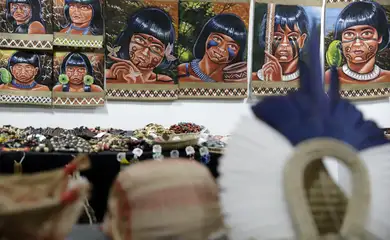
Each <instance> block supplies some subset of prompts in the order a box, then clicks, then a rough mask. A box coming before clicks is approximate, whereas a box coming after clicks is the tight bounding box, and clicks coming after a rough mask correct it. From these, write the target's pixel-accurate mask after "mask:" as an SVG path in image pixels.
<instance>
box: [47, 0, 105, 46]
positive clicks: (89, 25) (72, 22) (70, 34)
mask: <svg viewBox="0 0 390 240" xmlns="http://www.w3.org/2000/svg"><path fill="white" fill-rule="evenodd" d="M103 13H104V1H103V0H53V25H54V26H53V27H54V45H56V46H67V47H68V46H70V47H84V48H103V40H104V15H103Z"/></svg>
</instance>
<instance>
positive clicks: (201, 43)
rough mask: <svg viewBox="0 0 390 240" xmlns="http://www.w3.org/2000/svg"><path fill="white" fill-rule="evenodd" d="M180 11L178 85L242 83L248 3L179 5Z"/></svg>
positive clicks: (245, 74) (188, 3)
mask: <svg viewBox="0 0 390 240" xmlns="http://www.w3.org/2000/svg"><path fill="white" fill-rule="evenodd" d="M180 10H181V11H183V12H184V13H185V14H182V15H181V16H183V18H181V19H180V28H179V34H180V35H179V61H180V63H181V64H180V65H179V66H178V79H179V83H191V82H192V83H213V82H214V83H237V82H246V81H247V73H246V65H247V64H246V54H247V32H248V21H249V16H248V15H247V14H248V11H249V3H248V2H245V1H237V2H232V3H228V2H224V1H221V2H217V1H216V2H206V1H199V2H195V1H183V2H181V3H180ZM200 15H203V16H200Z"/></svg>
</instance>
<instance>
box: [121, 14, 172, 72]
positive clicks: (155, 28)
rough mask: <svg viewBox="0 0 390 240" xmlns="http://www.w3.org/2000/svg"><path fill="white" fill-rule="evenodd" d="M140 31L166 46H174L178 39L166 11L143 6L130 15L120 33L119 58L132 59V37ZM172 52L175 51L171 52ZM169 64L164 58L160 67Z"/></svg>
mask: <svg viewBox="0 0 390 240" xmlns="http://www.w3.org/2000/svg"><path fill="white" fill-rule="evenodd" d="M138 33H141V34H148V35H151V36H153V37H155V38H157V39H158V40H160V41H161V42H162V43H163V44H164V45H165V48H166V47H167V46H168V44H170V45H172V46H173V44H174V42H175V39H176V33H175V28H174V27H173V24H172V19H171V17H170V16H169V15H168V14H167V13H166V12H165V11H163V10H161V9H159V8H153V7H148V8H142V9H140V10H138V11H136V12H135V13H133V14H131V15H130V16H129V18H128V20H127V26H126V28H125V30H123V31H122V32H121V33H120V34H119V35H118V38H117V40H116V43H115V46H120V50H119V52H118V57H119V58H122V59H127V60H128V59H130V55H129V44H130V39H131V37H132V36H133V35H134V34H138ZM172 51H173V49H172ZM170 54H173V53H172V52H171V53H170ZM169 65H170V64H169V63H168V62H167V61H166V59H165V58H164V61H163V62H162V63H161V64H160V65H159V68H162V69H164V68H166V67H168V66H169Z"/></svg>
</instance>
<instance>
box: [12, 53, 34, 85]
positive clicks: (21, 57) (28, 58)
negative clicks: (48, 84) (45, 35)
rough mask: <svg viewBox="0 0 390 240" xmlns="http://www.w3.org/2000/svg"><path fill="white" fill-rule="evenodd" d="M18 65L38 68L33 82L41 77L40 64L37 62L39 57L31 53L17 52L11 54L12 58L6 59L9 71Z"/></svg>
mask: <svg viewBox="0 0 390 240" xmlns="http://www.w3.org/2000/svg"><path fill="white" fill-rule="evenodd" d="M18 63H25V64H30V65H32V66H34V67H36V68H38V73H37V75H35V81H37V80H39V77H40V75H41V64H40V60H39V55H38V54H36V53H33V52H24V51H23V52H22V51H18V52H15V53H14V54H12V56H11V57H10V58H9V59H8V69H9V70H11V68H12V67H13V66H15V65H16V64H18Z"/></svg>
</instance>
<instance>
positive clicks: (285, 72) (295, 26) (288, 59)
mask: <svg viewBox="0 0 390 240" xmlns="http://www.w3.org/2000/svg"><path fill="white" fill-rule="evenodd" d="M269 5H270V4H268V5H266V4H257V5H256V18H255V37H254V43H253V44H254V45H253V46H254V54H253V58H254V62H253V69H254V70H255V71H254V72H253V73H252V80H253V81H270V82H290V81H293V82H296V81H298V80H299V76H300V74H299V66H298V62H299V60H302V59H303V58H304V55H306V54H307V52H308V51H309V49H307V48H305V46H306V43H307V42H308V39H309V38H310V35H311V34H320V32H314V33H310V32H309V30H310V29H311V24H316V25H318V29H319V27H320V19H319V17H320V14H321V8H320V7H315V6H301V5H280V4H272V5H273V9H272V10H273V11H269V9H268V8H270V6H269ZM270 14H272V15H270ZM313 19H314V21H315V22H313ZM269 22H272V24H271V25H268V23H269ZM267 26H269V27H268V28H267Z"/></svg>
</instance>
